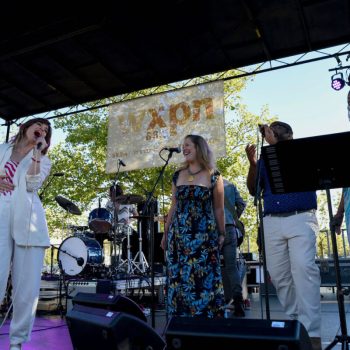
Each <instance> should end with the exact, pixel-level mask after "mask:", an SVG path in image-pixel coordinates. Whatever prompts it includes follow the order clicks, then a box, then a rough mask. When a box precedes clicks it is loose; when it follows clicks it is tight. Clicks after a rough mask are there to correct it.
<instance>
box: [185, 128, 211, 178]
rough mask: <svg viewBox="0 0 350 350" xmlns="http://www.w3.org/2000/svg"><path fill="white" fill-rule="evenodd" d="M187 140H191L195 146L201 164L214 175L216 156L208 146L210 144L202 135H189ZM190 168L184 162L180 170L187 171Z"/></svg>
mask: <svg viewBox="0 0 350 350" xmlns="http://www.w3.org/2000/svg"><path fill="white" fill-rule="evenodd" d="M186 139H190V140H191V141H192V142H193V144H194V145H195V147H196V151H197V159H198V162H199V164H200V165H201V166H202V167H203V168H204V169H206V170H208V171H209V172H210V173H211V174H212V173H213V172H214V170H215V159H214V154H213V152H212V150H211V149H210V147H209V145H208V142H207V141H206V140H205V139H204V138H203V137H202V136H200V135H192V134H189V135H187V136H185V138H184V141H185V140H186ZM188 166H189V165H188V163H187V162H184V163H183V164H182V166H181V168H180V170H181V169H186V168H188Z"/></svg>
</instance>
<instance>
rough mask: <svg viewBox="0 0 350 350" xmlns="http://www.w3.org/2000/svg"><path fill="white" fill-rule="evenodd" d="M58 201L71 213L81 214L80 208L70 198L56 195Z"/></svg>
mask: <svg viewBox="0 0 350 350" xmlns="http://www.w3.org/2000/svg"><path fill="white" fill-rule="evenodd" d="M55 199H56V202H57V203H58V204H59V205H60V206H61V207H62V208H63V209H65V210H67V211H68V213H70V214H74V215H81V211H80V209H79V208H78V207H77V206H76V205H75V204H74V203H73V202H71V201H70V200H69V199H67V198H64V197H62V196H56V197H55Z"/></svg>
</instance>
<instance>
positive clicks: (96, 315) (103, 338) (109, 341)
mask: <svg viewBox="0 0 350 350" xmlns="http://www.w3.org/2000/svg"><path fill="white" fill-rule="evenodd" d="M66 320H67V325H68V329H69V334H70V337H71V340H72V344H73V348H74V350H102V349H103V350H112V349H113V350H117V349H118V350H123V349H128V350H151V349H153V350H163V349H164V347H165V342H164V340H163V339H162V338H161V337H160V336H159V335H158V334H157V333H156V332H155V331H154V330H153V329H152V328H151V327H149V326H148V325H147V323H145V322H143V321H141V320H140V319H138V318H136V317H134V316H132V315H128V314H126V313H122V312H114V311H111V310H104V309H97V308H92V307H88V306H84V305H74V307H73V309H72V310H71V311H70V312H68V313H67V315H66Z"/></svg>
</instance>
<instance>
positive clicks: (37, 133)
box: [34, 130, 43, 149]
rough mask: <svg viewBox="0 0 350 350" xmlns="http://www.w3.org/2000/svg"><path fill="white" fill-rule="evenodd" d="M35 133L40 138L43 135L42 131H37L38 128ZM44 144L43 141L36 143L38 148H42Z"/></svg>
mask: <svg viewBox="0 0 350 350" xmlns="http://www.w3.org/2000/svg"><path fill="white" fill-rule="evenodd" d="M34 135H35V136H36V137H37V138H39V137H40V136H41V134H40V132H39V131H37V130H36V131H34ZM42 145H43V144H42V142H39V143H38V144H37V145H36V149H40V148H41V146H42Z"/></svg>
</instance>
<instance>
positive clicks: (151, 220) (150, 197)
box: [142, 150, 175, 328]
mask: <svg viewBox="0 0 350 350" xmlns="http://www.w3.org/2000/svg"><path fill="white" fill-rule="evenodd" d="M160 152H162V150H161V151H160ZM173 152H175V150H174V151H173V150H169V154H168V159H164V158H163V157H161V158H162V159H163V160H164V161H165V164H164V165H163V167H162V169H161V170H160V173H159V175H158V178H157V180H156V182H155V184H154V185H153V188H152V190H151V191H150V192H149V194H148V197H147V199H146V202H145V204H144V206H143V209H142V213H146V210H147V208H148V207H150V210H149V212H147V214H148V215H147V216H148V228H149V230H150V236H149V237H150V242H149V243H150V246H151V249H150V268H151V321H152V327H153V328H155V307H154V304H155V297H154V294H155V293H154V224H153V223H154V206H153V203H152V205H150V204H151V201H152V200H153V194H154V192H155V190H156V188H157V185H158V183H159V181H160V179H161V178H162V177H163V175H164V171H165V168H166V167H167V165H168V164H169V161H170V159H171V157H172V156H173Z"/></svg>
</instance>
